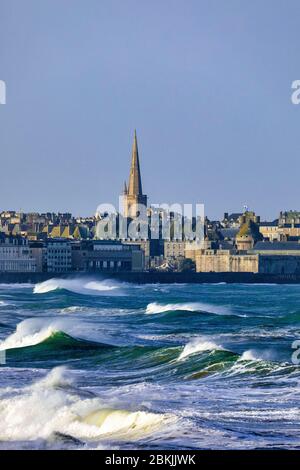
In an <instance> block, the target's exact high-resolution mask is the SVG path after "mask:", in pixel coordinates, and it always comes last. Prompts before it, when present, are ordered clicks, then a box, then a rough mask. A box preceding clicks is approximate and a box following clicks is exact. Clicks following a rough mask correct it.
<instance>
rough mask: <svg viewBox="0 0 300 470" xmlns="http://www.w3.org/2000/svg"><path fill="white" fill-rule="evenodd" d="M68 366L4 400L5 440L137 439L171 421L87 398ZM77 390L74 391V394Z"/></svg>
mask: <svg viewBox="0 0 300 470" xmlns="http://www.w3.org/2000/svg"><path fill="white" fill-rule="evenodd" d="M66 373H67V371H66V370H65V368H63V367H58V368H55V369H53V370H52V371H51V372H50V373H48V375H47V376H46V377H45V378H43V379H42V380H40V381H38V382H36V383H34V384H33V385H31V386H29V387H25V388H23V389H21V391H19V392H18V394H17V395H14V396H12V397H8V398H5V399H2V400H1V401H0V439H1V440H7V441H21V440H33V439H48V438H52V439H53V437H54V438H55V436H57V435H64V436H69V437H71V438H72V437H73V438H75V439H86V440H97V439H101V438H103V437H106V436H107V437H118V438H120V439H122V438H124V439H137V438H139V437H144V435H145V434H147V433H151V432H153V431H154V430H156V429H157V428H160V427H161V426H163V425H164V424H166V423H167V422H168V421H170V420H171V419H174V418H173V417H171V416H170V415H167V414H158V413H152V412H148V411H140V410H134V411H131V410H127V409H122V408H120V409H118V407H111V405H110V404H107V403H105V402H104V401H103V400H101V399H100V398H98V397H95V398H82V396H81V395H80V390H78V391H77V393H76V388H74V386H73V385H72V380H71V379H70V378H68V377H66ZM74 391H75V392H74Z"/></svg>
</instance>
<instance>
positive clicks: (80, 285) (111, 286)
mask: <svg viewBox="0 0 300 470" xmlns="http://www.w3.org/2000/svg"><path fill="white" fill-rule="evenodd" d="M119 287H120V285H119V284H117V283H115V282H111V281H109V280H105V281H91V280H89V281H88V280H86V279H49V280H48V281H44V282H41V283H39V284H36V285H35V286H34V289H33V292H34V294H47V293H48V292H52V291H55V290H57V289H66V290H68V291H71V292H75V293H79V294H91V293H101V292H107V291H113V290H115V289H118V288H119Z"/></svg>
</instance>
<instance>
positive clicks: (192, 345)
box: [178, 338, 225, 361]
mask: <svg viewBox="0 0 300 470" xmlns="http://www.w3.org/2000/svg"><path fill="white" fill-rule="evenodd" d="M215 350H221V351H222V350H224V351H225V348H223V346H220V345H218V344H217V343H215V342H214V341H211V340H208V339H207V338H195V339H194V340H192V341H190V342H189V343H187V344H186V345H185V346H184V348H183V351H182V352H181V354H180V356H179V357H178V360H179V361H180V360H182V359H185V358H186V357H188V356H190V355H191V354H195V353H198V352H201V351H215Z"/></svg>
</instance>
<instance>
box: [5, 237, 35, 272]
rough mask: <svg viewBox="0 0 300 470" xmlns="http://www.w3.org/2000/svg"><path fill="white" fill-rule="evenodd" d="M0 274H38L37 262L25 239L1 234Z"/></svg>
mask: <svg viewBox="0 0 300 470" xmlns="http://www.w3.org/2000/svg"><path fill="white" fill-rule="evenodd" d="M0 272H20V273H22V272H24V273H31V272H36V261H35V259H34V258H33V257H32V255H31V253H30V249H29V246H28V241H27V240H26V239H25V238H22V237H20V236H12V235H6V234H4V233H0Z"/></svg>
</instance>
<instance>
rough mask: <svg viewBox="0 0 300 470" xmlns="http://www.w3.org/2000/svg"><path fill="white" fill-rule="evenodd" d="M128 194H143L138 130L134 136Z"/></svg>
mask: <svg viewBox="0 0 300 470" xmlns="http://www.w3.org/2000/svg"><path fill="white" fill-rule="evenodd" d="M128 194H129V195H130V196H140V195H142V194H143V191H142V180H141V171H140V162H139V151H138V145H137V137H136V130H135V131H134V138H133V145H132V156H131V168H130V174H129V185H128Z"/></svg>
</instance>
